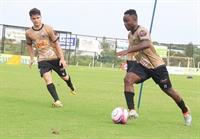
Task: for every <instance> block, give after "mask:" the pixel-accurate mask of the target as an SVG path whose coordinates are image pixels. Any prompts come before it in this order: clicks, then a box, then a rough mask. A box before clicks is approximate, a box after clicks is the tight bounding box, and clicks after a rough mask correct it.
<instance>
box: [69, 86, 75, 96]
mask: <svg viewBox="0 0 200 139" xmlns="http://www.w3.org/2000/svg"><path fill="white" fill-rule="evenodd" d="M70 91H71V93H72V94H73V95H76V89H75V87H74V90H72V89H71V88H70Z"/></svg>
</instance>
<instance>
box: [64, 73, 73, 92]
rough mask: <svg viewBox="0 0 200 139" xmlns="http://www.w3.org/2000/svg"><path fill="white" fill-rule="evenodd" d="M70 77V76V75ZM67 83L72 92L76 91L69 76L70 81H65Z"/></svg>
mask: <svg viewBox="0 0 200 139" xmlns="http://www.w3.org/2000/svg"><path fill="white" fill-rule="evenodd" d="M68 76H69V75H68ZM65 82H66V83H67V85H68V86H69V87H70V88H71V90H72V91H74V87H73V84H72V82H71V78H70V76H69V79H68V80H65Z"/></svg>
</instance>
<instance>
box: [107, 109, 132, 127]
mask: <svg viewBox="0 0 200 139" xmlns="http://www.w3.org/2000/svg"><path fill="white" fill-rule="evenodd" d="M111 118H112V121H113V122H114V123H115V124H126V122H127V119H128V111H127V110H126V109H125V108H123V107H117V108H115V109H114V110H113V111H112V113H111Z"/></svg>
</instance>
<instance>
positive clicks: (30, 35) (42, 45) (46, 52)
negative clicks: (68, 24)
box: [26, 24, 59, 62]
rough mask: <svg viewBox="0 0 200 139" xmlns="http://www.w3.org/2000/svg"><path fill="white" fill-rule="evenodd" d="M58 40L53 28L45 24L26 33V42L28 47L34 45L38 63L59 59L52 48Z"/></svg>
mask: <svg viewBox="0 0 200 139" xmlns="http://www.w3.org/2000/svg"><path fill="white" fill-rule="evenodd" d="M58 39H59V37H58V36H56V35H55V33H54V30H53V27H51V26H49V25H46V24H42V27H41V28H40V29H38V30H36V29H34V28H33V27H31V28H29V29H28V30H27V31H26V42H27V44H28V45H32V44H34V46H35V48H36V51H37V60H38V62H40V61H44V60H53V59H58V58H59V57H58V53H57V51H56V49H55V46H54V42H56V41H57V40H58Z"/></svg>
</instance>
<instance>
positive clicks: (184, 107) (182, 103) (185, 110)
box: [176, 99, 188, 113]
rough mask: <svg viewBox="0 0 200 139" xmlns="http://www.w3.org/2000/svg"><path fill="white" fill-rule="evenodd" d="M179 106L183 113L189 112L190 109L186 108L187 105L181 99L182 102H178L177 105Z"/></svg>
mask: <svg viewBox="0 0 200 139" xmlns="http://www.w3.org/2000/svg"><path fill="white" fill-rule="evenodd" d="M176 104H177V105H178V106H179V108H180V109H181V110H182V113H186V112H187V111H188V109H187V108H186V106H185V103H184V101H183V100H182V99H181V101H180V102H178V103H176Z"/></svg>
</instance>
